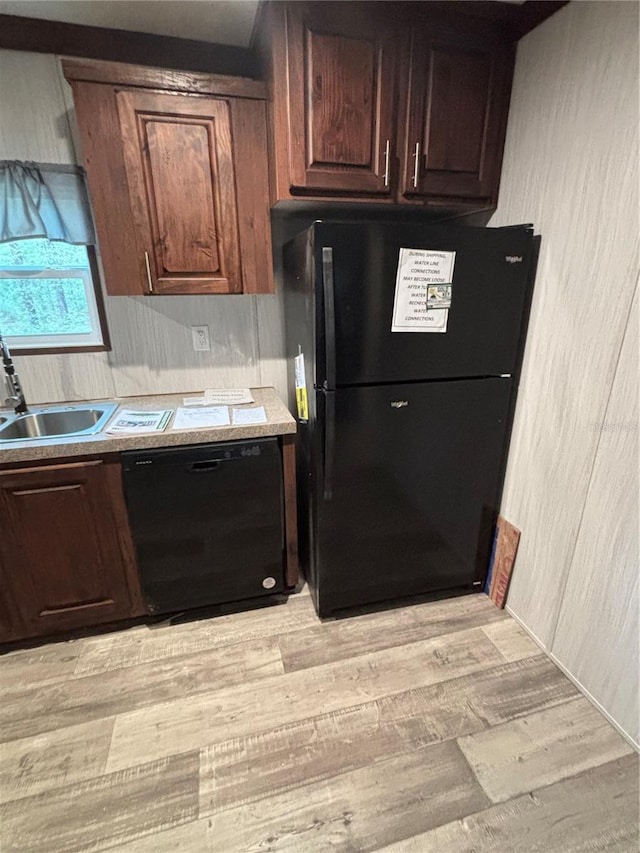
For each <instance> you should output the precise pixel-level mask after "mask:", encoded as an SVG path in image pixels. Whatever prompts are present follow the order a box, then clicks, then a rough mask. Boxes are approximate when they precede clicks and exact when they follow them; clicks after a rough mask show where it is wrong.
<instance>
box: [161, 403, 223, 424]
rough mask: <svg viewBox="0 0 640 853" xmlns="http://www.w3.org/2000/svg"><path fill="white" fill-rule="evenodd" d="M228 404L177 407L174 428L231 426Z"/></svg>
mask: <svg viewBox="0 0 640 853" xmlns="http://www.w3.org/2000/svg"><path fill="white" fill-rule="evenodd" d="M230 424H231V421H230V420H229V407H228V406H198V407H197V408H195V407H194V408H188V409H187V408H184V407H180V408H179V409H176V416H175V418H174V419H173V424H172V425H171V428H172V429H206V428H207V427H222V426H230Z"/></svg>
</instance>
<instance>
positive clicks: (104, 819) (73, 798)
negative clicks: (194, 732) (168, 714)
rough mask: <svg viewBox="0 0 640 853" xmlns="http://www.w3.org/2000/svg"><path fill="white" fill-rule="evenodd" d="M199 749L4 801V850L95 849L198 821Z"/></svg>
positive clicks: (63, 852) (0, 815) (65, 852)
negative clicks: (41, 792)
mask: <svg viewBox="0 0 640 853" xmlns="http://www.w3.org/2000/svg"><path fill="white" fill-rule="evenodd" d="M197 813H198V754H197V752H193V753H186V754H184V755H176V756H172V757H170V758H167V759H162V760H160V761H154V762H151V763H148V764H145V765H143V766H139V767H135V768H133V769H131V770H126V771H123V772H121V773H112V774H110V775H107V776H102V777H100V778H98V779H92V780H90V781H88V782H80V783H78V784H76V785H70V786H67V787H65V788H59V789H57V790H55V791H48V792H46V793H43V794H39V795H37V796H34V797H25V798H24V799H21V800H15V801H13V802H10V803H5V804H4V805H2V806H0V819H1V826H2V842H3V846H2V850H3V853H10V851H11V853H13V851H15V853H72V852H73V853H76V851H78V853H79V851H82V853H90V851H95V850H105V849H107V848H109V847H112V846H114V845H115V844H118V843H119V842H121V841H122V842H123V841H130V840H132V839H135V838H138V837H141V836H144V835H146V834H149V833H153V832H158V831H160V830H162V829H165V828H169V827H172V826H176V825H178V824H180V823H186V822H187V821H192V820H194V819H195V818H196V817H197Z"/></svg>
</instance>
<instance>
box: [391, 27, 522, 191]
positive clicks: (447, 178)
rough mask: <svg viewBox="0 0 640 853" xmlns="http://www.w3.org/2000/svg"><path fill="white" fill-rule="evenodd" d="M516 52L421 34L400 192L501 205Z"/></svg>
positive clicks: (414, 53) (414, 52)
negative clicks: (508, 114)
mask: <svg viewBox="0 0 640 853" xmlns="http://www.w3.org/2000/svg"><path fill="white" fill-rule="evenodd" d="M512 73H513V49H512V47H511V46H508V45H504V44H499V43H491V44H478V43H474V41H472V40H470V39H465V37H463V36H459V37H452V36H451V35H449V36H441V37H440V36H437V35H434V34H429V33H428V32H425V31H424V30H415V31H414V32H413V35H412V43H411V54H410V62H409V92H408V105H407V116H406V139H405V145H404V162H403V179H402V192H403V194H404V195H405V196H406V197H407V198H409V199H410V198H411V197H414V198H415V199H428V198H432V199H438V198H441V199H444V200H446V199H457V200H459V201H465V200H468V201H470V202H478V201H481V202H485V201H486V204H487V206H489V205H492V204H495V203H496V201H497V195H498V187H499V182H500V168H501V164H502V152H503V148H504V137H505V130H506V122H507V113H508V110H509V96H510V92H511V77H512Z"/></svg>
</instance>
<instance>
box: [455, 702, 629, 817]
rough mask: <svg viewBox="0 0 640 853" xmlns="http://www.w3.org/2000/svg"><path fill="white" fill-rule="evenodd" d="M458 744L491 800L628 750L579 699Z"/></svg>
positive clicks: (614, 733)
mask: <svg viewBox="0 0 640 853" xmlns="http://www.w3.org/2000/svg"><path fill="white" fill-rule="evenodd" d="M459 743H460V748H461V749H462V751H463V753H464V755H465V757H466V759H467V761H468V762H469V764H470V765H471V768H472V769H473V772H474V773H475V775H476V777H477V779H478V781H479V782H480V784H481V785H482V787H483V789H484V791H485V792H486V793H487V796H488V797H490V799H491V800H492V801H493V802H494V803H497V802H502V801H504V800H508V799H510V798H512V797H515V796H517V795H518V794H523V793H525V792H527V791H531V790H533V789H534V788H541V787H543V786H546V785H550V784H552V783H554V782H558V781H559V780H560V779H566V778H567V777H569V776H574V775H576V774H577V773H581V772H583V771H584V770H588V769H589V768H591V767H596V766H598V765H599V764H604V763H606V762H607V761H613V760H614V759H616V758H620V757H622V756H624V755H628V754H629V753H630V752H632V748H631V746H630V745H629V744H628V743H627V742H626V741H625V740H624V738H622V737H621V736H620V735H619V734H618V733H617V732H616V731H615V729H614V728H613V727H612V726H611V725H610V724H609V723H608V722H607V720H605V718H604V717H603V716H602V714H600V713H599V711H597V710H596V709H595V708H594V707H593V705H592V704H591V703H590V702H589V701H588V700H587V699H585V698H584V697H580V698H578V699H573V700H572V701H570V702H566V703H564V704H562V705H558V706H556V707H554V708H549V709H546V710H544V711H540V712H537V713H534V714H529V715H527V716H526V717H523V718H521V719H518V720H513V721H511V722H509V723H504V724H502V725H500V726H496V727H494V728H491V729H489V730H488V731H486V732H480V733H479V734H475V735H469V736H468V737H463V738H460V740H459ZM586 744H588V748H587V747H586Z"/></svg>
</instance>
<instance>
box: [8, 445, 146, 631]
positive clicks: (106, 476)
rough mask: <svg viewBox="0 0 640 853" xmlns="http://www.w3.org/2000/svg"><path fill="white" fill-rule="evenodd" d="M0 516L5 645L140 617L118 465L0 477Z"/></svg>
mask: <svg viewBox="0 0 640 853" xmlns="http://www.w3.org/2000/svg"><path fill="white" fill-rule="evenodd" d="M0 513H1V515H0V518H1V522H0V527H1V535H0V563H1V565H0V568H1V584H0V589H1V590H2V591H3V593H4V598H5V606H4V607H3V608H2V609H3V610H7V611H8V614H7V620H6V622H7V624H6V630H4V631H3V632H2V633H3V639H19V638H21V637H22V636H38V635H46V634H50V633H54V632H56V631H64V630H68V629H71V628H78V627H83V626H88V625H95V624H97V623H101V622H110V621H114V620H117V619H124V618H128V617H130V616H134V615H137V614H138V613H140V612H141V603H140V593H139V588H137V578H136V572H135V567H134V565H133V561H132V557H131V550H130V548H131V546H130V534H129V530H128V524H127V519H126V512H125V506H124V498H123V494H122V486H121V478H120V465H119V464H117V463H109V462H104V461H103V460H95V461H84V462H77V463H68V464H61V465H51V466H46V467H41V468H23V469H20V470H14V471H2V472H0ZM2 621H3V622H4V621H5V620H2Z"/></svg>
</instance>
